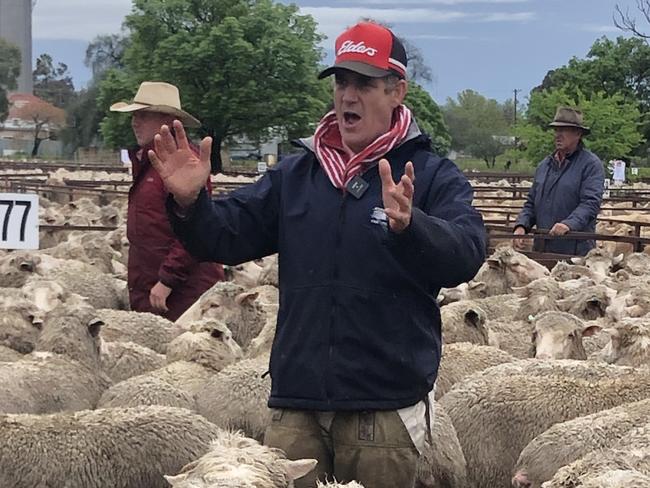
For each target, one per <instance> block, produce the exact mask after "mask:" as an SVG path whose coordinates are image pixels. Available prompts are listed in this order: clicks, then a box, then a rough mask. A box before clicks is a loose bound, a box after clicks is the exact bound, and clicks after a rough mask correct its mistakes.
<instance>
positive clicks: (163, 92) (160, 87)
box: [110, 81, 201, 127]
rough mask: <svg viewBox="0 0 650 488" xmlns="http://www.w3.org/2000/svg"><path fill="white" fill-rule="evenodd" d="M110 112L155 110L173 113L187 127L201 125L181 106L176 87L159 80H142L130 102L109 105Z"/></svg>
mask: <svg viewBox="0 0 650 488" xmlns="http://www.w3.org/2000/svg"><path fill="white" fill-rule="evenodd" d="M110 110H111V112H137V111H139V110H143V111H147V112H157V113H162V114H169V115H173V116H174V117H176V118H178V119H179V120H180V121H181V122H182V123H183V125H185V126H187V127H201V122H200V121H199V119H197V118H196V117H194V116H193V115H190V114H189V113H187V112H186V111H185V110H183V109H182V108H181V97H180V94H179V92H178V88H177V87H175V86H174V85H171V84H169V83H164V82H160V81H144V82H142V83H141V84H140V87H139V88H138V93H136V94H135V97H134V98H133V100H132V101H130V102H117V103H114V104H113V105H111V108H110Z"/></svg>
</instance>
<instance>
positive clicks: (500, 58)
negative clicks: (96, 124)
mask: <svg viewBox="0 0 650 488" xmlns="http://www.w3.org/2000/svg"><path fill="white" fill-rule="evenodd" d="M295 3H297V4H298V5H299V6H300V7H301V11H302V12H303V13H305V14H310V15H312V16H314V18H315V19H316V20H317V21H318V23H319V26H320V30H321V31H322V32H323V33H324V34H326V35H327V36H329V39H328V40H327V41H326V42H325V47H326V48H331V46H332V45H333V43H334V39H335V38H336V36H337V34H339V33H340V32H341V31H342V30H343V29H344V28H345V27H346V26H347V25H350V24H351V23H353V22H354V21H355V20H357V19H359V18H360V17H372V18H375V19H378V20H382V21H386V22H389V23H390V24H392V25H393V26H394V30H395V32H396V34H397V35H399V36H401V37H405V38H407V39H409V40H411V41H412V42H413V43H414V44H415V45H417V46H418V47H419V48H420V49H421V50H422V52H423V53H424V56H425V60H426V62H427V64H428V65H429V66H430V67H431V68H432V71H433V74H434V81H433V82H432V83H431V84H429V85H427V86H426V88H427V89H428V90H429V92H430V93H431V94H432V95H433V97H434V98H435V99H436V100H437V101H438V102H440V103H444V101H445V100H446V98H447V97H455V96H456V94H457V93H458V92H459V91H461V90H464V89H466V88H472V89H474V90H477V91H479V92H480V93H482V94H484V95H486V96H489V97H491V98H496V99H497V100H500V101H502V100H505V99H507V98H511V97H512V91H513V89H515V88H517V89H520V90H523V94H524V96H525V95H527V94H528V92H529V91H530V89H531V88H533V87H534V86H536V85H538V84H539V83H540V82H541V81H542V79H543V77H544V75H545V74H546V72H547V71H548V70H549V69H553V68H556V67H558V66H561V65H563V64H565V63H566V62H567V61H568V60H569V59H570V58H571V57H572V56H578V57H584V56H585V55H586V53H587V52H588V50H589V47H590V46H591V45H592V44H593V42H594V41H595V40H596V39H597V38H598V37H600V36H602V35H607V36H609V37H612V38H613V37H616V36H618V35H621V33H620V31H618V30H617V29H616V28H615V27H614V25H613V22H612V13H613V11H614V6H615V5H616V3H619V4H621V5H622V6H624V7H625V6H629V7H630V8H631V11H633V12H635V11H634V10H633V6H634V0H618V2H617V1H616V0H406V1H405V2H401V1H399V0H360V1H357V2H349V1H343V0H329V1H328V0H299V1H297V2H295ZM130 9H131V1H130V0H38V2H37V4H36V7H35V9H34V17H33V37H34V58H36V57H37V56H38V55H39V54H41V53H43V52H48V53H50V54H52V56H53V57H54V59H55V60H56V61H62V62H65V63H66V64H68V66H70V69H71V71H72V74H73V77H74V81H75V85H76V86H82V85H84V84H85V83H86V82H87V81H88V79H89V77H90V72H89V70H88V69H87V68H86V67H85V66H84V65H83V57H84V53H85V49H86V46H87V44H88V42H89V41H90V40H91V39H93V38H94V37H95V36H96V35H99V34H108V33H115V32H118V31H119V30H120V26H121V23H122V21H123V19H124V16H125V15H126V14H128V13H129V11H130ZM648 27H649V28H648V30H650V26H648ZM328 56H331V51H329V52H328Z"/></svg>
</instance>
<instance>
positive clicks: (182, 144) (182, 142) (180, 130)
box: [173, 120, 190, 150]
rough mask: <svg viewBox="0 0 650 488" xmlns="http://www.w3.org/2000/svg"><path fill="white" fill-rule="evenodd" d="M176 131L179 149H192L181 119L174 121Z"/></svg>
mask: <svg viewBox="0 0 650 488" xmlns="http://www.w3.org/2000/svg"><path fill="white" fill-rule="evenodd" d="M173 126H174V132H175V133H176V144H177V145H178V149H187V150H189V149H190V143H189V142H188V141H187V135H186V134H185V128H184V127H183V124H182V122H181V121H180V120H174V123H173Z"/></svg>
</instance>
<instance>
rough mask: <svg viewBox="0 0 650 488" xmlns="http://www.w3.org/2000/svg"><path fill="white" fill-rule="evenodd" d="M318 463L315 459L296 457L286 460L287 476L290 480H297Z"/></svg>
mask: <svg viewBox="0 0 650 488" xmlns="http://www.w3.org/2000/svg"><path fill="white" fill-rule="evenodd" d="M317 464H318V461H316V460H315V459H298V460H297V461H286V468H287V476H288V477H289V479H290V480H297V479H298V478H302V477H303V476H305V475H306V474H308V473H310V472H311V471H312V470H313V469H314V468H315V467H316V465H317Z"/></svg>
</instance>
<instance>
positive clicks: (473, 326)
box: [440, 300, 488, 344]
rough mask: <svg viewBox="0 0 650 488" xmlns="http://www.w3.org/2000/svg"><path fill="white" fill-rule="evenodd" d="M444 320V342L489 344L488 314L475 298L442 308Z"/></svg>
mask: <svg viewBox="0 0 650 488" xmlns="http://www.w3.org/2000/svg"><path fill="white" fill-rule="evenodd" d="M440 316H441V320H442V342H443V344H450V343H452V342H471V343H473V344H487V343H488V331H487V329H486V327H485V321H486V320H487V314H486V313H485V311H484V310H483V309H482V308H481V307H480V306H478V304H477V303H476V301H474V300H461V301H459V302H454V303H451V304H449V305H445V306H444V307H442V308H441V309H440Z"/></svg>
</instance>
